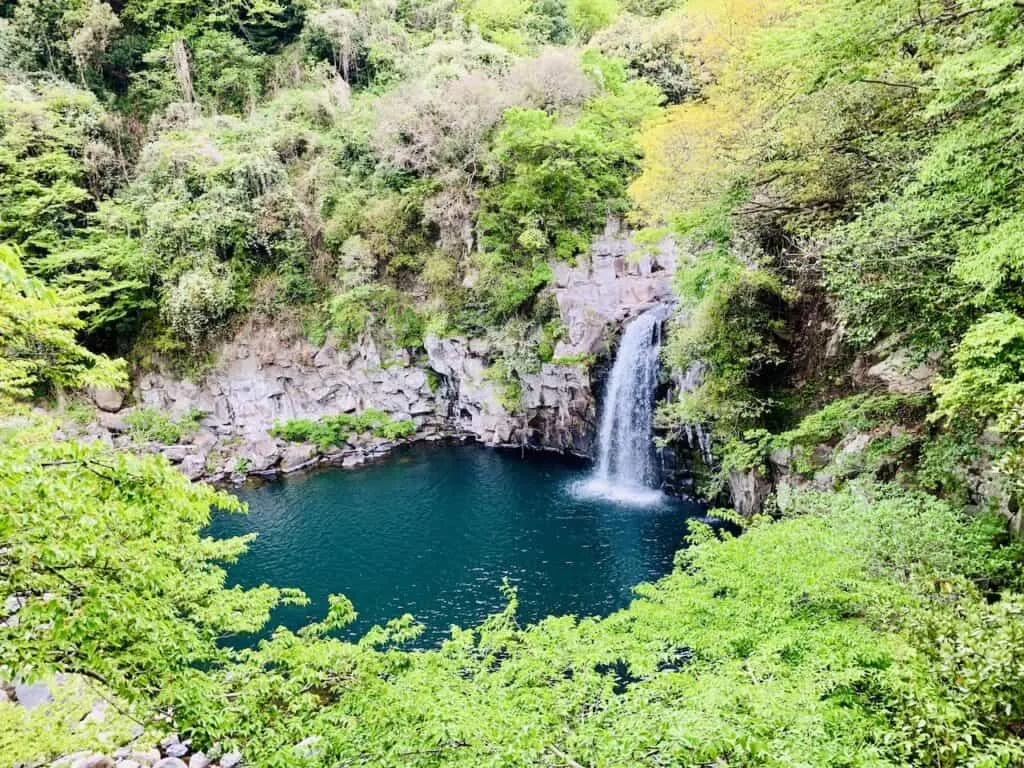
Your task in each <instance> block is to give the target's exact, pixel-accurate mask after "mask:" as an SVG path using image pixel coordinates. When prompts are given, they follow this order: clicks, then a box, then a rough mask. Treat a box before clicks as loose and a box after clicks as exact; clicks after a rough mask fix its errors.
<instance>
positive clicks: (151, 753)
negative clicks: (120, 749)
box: [131, 747, 160, 765]
mask: <svg viewBox="0 0 1024 768" xmlns="http://www.w3.org/2000/svg"><path fill="white" fill-rule="evenodd" d="M131 759H132V760H134V761H136V762H137V763H141V764H142V765H153V764H154V763H156V762H157V761H158V760H160V750H158V749H157V748H156V747H153V748H151V749H146V750H140V751H137V752H132V755H131Z"/></svg>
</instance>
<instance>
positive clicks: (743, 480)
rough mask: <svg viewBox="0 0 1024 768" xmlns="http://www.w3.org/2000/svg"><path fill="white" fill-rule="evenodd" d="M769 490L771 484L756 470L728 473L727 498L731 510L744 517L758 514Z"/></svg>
mask: <svg viewBox="0 0 1024 768" xmlns="http://www.w3.org/2000/svg"><path fill="white" fill-rule="evenodd" d="M771 490H772V485H771V483H770V482H768V479H767V478H765V477H764V475H762V474H761V473H760V472H759V471H757V470H747V471H745V472H740V471H738V470H735V469H732V470H730V471H729V498H731V499H732V506H733V508H734V509H735V510H736V511H737V512H739V513H740V514H741V515H743V516H744V517H752V516H753V515H758V514H760V513H761V512H762V511H763V510H764V502H765V499H767V498H768V494H769V493H771Z"/></svg>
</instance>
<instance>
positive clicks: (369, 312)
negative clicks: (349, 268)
mask: <svg viewBox="0 0 1024 768" xmlns="http://www.w3.org/2000/svg"><path fill="white" fill-rule="evenodd" d="M328 312H329V313H330V327H331V329H332V330H333V331H334V332H335V333H336V334H337V340H338V343H339V344H341V345H343V346H344V345H348V344H354V343H355V342H357V341H358V340H359V337H360V335H361V334H362V333H363V331H365V330H367V329H368V328H371V327H372V328H374V329H375V330H378V331H380V332H383V333H386V334H387V335H388V336H389V337H390V340H391V341H393V343H394V345H395V346H396V347H406V348H411V349H416V348H418V347H421V346H423V327H424V326H423V318H422V316H421V315H420V314H419V313H418V312H417V311H416V310H415V309H413V308H412V307H409V306H407V305H405V304H404V302H402V298H401V295H400V294H399V293H398V292H397V291H395V290H394V289H392V288H389V287H387V286H384V285H380V284H376V283H370V284H367V285H360V286H357V287H355V288H351V289H349V290H348V291H345V292H344V293H340V294H338V295H337V296H335V297H334V298H332V299H331V300H330V302H329V304H328Z"/></svg>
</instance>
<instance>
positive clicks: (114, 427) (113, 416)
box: [96, 411, 128, 434]
mask: <svg viewBox="0 0 1024 768" xmlns="http://www.w3.org/2000/svg"><path fill="white" fill-rule="evenodd" d="M96 423H97V424H99V425H100V426H101V427H103V428H104V429H106V430H109V431H111V432H114V433H116V434H121V433H123V432H127V431H128V424H127V423H125V420H124V416H123V415H122V414H120V413H107V412H106V411H99V412H97V414H96Z"/></svg>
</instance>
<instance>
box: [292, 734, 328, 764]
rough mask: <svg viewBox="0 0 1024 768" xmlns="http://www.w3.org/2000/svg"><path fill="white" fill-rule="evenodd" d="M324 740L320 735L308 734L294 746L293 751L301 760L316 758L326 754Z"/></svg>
mask: <svg viewBox="0 0 1024 768" xmlns="http://www.w3.org/2000/svg"><path fill="white" fill-rule="evenodd" d="M321 741H323V739H321V738H320V737H319V736H307V737H306V738H304V739H303V740H302V741H300V742H299V743H298V744H296V745H295V746H294V747H292V751H293V752H294V753H295V756H296V757H298V758H299V759H301V760H316V759H317V758H319V757H322V756H323V754H324V747H323V744H321V743H320V742H321Z"/></svg>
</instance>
